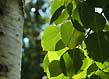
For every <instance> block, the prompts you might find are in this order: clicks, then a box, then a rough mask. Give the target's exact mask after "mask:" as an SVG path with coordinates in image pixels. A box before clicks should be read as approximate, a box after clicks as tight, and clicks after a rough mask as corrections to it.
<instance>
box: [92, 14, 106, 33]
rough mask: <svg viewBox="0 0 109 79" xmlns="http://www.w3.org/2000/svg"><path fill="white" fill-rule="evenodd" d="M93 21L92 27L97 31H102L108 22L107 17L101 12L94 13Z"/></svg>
mask: <svg viewBox="0 0 109 79" xmlns="http://www.w3.org/2000/svg"><path fill="white" fill-rule="evenodd" d="M91 22H92V27H91V29H92V30H94V31H96V32H98V31H102V30H103V28H104V27H105V24H106V20H105V18H104V17H103V15H102V14H99V13H95V14H94V20H92V21H91Z"/></svg>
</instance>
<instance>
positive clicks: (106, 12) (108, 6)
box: [103, 4, 109, 21]
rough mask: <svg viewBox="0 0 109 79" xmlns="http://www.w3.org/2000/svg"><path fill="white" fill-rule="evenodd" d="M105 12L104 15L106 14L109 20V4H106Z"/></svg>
mask: <svg viewBox="0 0 109 79" xmlns="http://www.w3.org/2000/svg"><path fill="white" fill-rule="evenodd" d="M103 12H104V15H105V16H106V18H107V20H108V21H109V4H108V5H106V6H105V8H104V10H103Z"/></svg>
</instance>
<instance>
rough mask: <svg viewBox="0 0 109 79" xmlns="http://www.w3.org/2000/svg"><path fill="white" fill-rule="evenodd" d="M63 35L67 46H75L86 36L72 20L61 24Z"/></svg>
mask: <svg viewBox="0 0 109 79" xmlns="http://www.w3.org/2000/svg"><path fill="white" fill-rule="evenodd" d="M61 37H62V41H63V43H64V44H65V46H67V47H69V48H75V47H76V46H77V45H78V44H80V43H81V42H82V40H83V38H84V33H81V32H79V31H77V30H76V29H75V28H74V27H73V25H72V24H71V22H66V23H65V24H63V25H62V26H61Z"/></svg>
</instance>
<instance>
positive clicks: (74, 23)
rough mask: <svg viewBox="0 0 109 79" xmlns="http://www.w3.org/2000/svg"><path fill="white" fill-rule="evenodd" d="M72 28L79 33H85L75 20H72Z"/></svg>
mask: <svg viewBox="0 0 109 79" xmlns="http://www.w3.org/2000/svg"><path fill="white" fill-rule="evenodd" d="M72 23H73V26H74V27H75V29H77V30H78V31H80V32H83V33H84V32H85V30H84V28H83V27H82V26H81V25H80V24H79V22H78V21H77V20H72Z"/></svg>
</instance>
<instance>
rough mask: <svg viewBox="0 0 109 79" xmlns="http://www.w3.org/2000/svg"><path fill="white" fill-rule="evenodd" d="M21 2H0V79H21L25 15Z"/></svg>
mask: <svg viewBox="0 0 109 79" xmlns="http://www.w3.org/2000/svg"><path fill="white" fill-rule="evenodd" d="M21 4H22V3H21V1H20V0H0V79H20V73H21V58H22V53H21V52H22V36H23V22H24V19H23V14H22V6H21Z"/></svg>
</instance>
